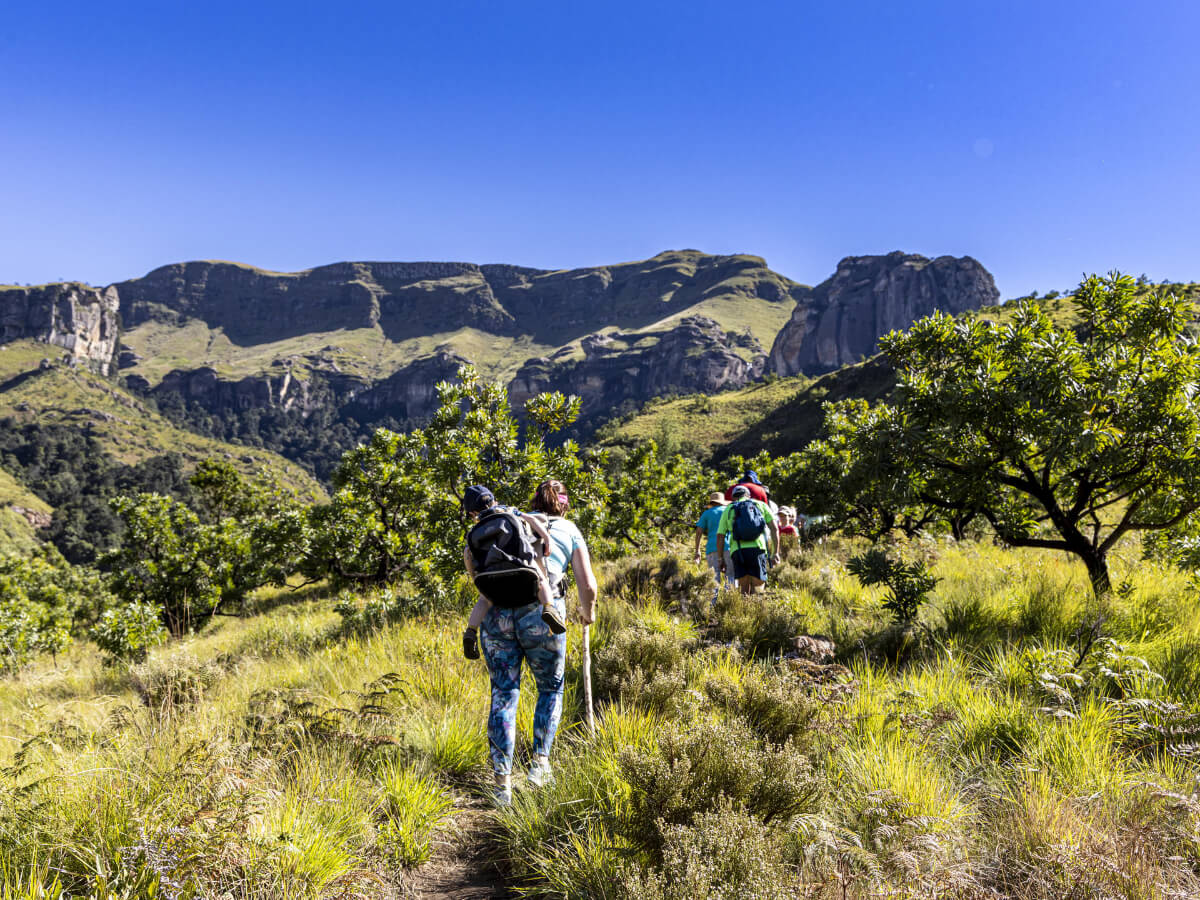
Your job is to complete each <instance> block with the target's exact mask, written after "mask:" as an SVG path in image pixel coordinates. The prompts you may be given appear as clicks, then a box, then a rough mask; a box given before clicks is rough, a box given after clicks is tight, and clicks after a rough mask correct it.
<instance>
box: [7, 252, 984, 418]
mask: <svg viewBox="0 0 1200 900" xmlns="http://www.w3.org/2000/svg"><path fill="white" fill-rule="evenodd" d="M998 298H999V292H998V291H997V290H996V287H995V284H994V282H993V280H992V277H991V275H990V274H989V273H988V272H987V270H986V269H985V268H984V267H983V266H982V265H980V264H979V263H978V262H976V261H975V260H974V259H971V258H970V257H962V258H953V257H948V256H944V257H939V258H937V259H932V260H931V259H928V258H926V257H922V256H917V255H912V254H903V253H891V254H888V255H886V256H865V257H848V258H846V259H843V260H842V261H841V262H839V263H838V265H837V269H836V271H835V273H834V274H833V275H832V276H831V277H830V278H829V279H827V280H826V281H825V282H823V283H822V284H820V285H818V286H817V287H815V288H810V287H808V286H806V285H802V284H798V283H796V282H794V281H791V280H790V279H788V278H785V277H784V276H782V275H780V274H778V273H776V272H774V271H772V270H771V269H770V268H768V267H767V265H766V263H765V261H764V260H762V259H761V258H760V257H756V256H743V255H738V256H712V255H707V254H703V253H700V252H698V251H695V250H682V251H670V252H666V253H661V254H659V255H658V256H655V257H653V258H651V259H648V260H644V261H641V262H635V263H623V264H619V265H613V266H599V267H594V268H586V269H571V270H563V271H545V270H539V269H530V268H523V267H519V266H510V265H474V264H470V263H429V262H426V263H392V262H351V263H337V264H334V265H329V266H321V267H318V268H314V269H309V270H305V271H303V272H293V273H282V272H268V271H264V270H261V269H256V268H252V267H250V266H246V265H241V264H236V263H223V262H189V263H178V264H173V265H168V266H163V267H161V268H158V269H155V270H154V271H152V272H150V273H149V274H147V275H145V276H143V277H141V278H135V279H130V280H128V281H123V282H119V283H117V284H114V285H110V286H108V287H106V288H103V289H100V288H92V287H88V286H85V285H79V284H52V285H45V286H41V287H37V288H19V287H10V288H6V289H3V290H0V329H2V334H3V337H2V339H3V340H4V341H13V340H18V339H21V338H32V339H35V340H41V341H45V342H47V343H51V344H57V345H59V346H62V347H63V348H64V349H65V350H67V351H68V354H69V356H70V358H71V359H72V360H74V361H76V362H78V363H86V364H88V365H91V366H93V367H94V368H96V369H97V370H98V371H100V372H101V373H104V374H108V373H110V372H112V371H119V372H120V375H121V377H122V378H123V379H124V381H125V383H126V384H127V385H128V386H129V387H130V388H131V389H132V390H133V391H134V392H136V393H139V394H142V395H145V396H149V397H152V398H156V399H159V400H162V399H166V398H168V396H169V395H170V396H171V399H170V400H169V401H168V402H169V403H177V404H182V405H183V406H184V407H185V408H186V409H187V410H189V412H190V414H191V415H192V417H193V418H195V417H197V416H199V415H201V414H208V415H210V416H212V415H216V416H224V415H228V414H231V413H232V414H234V416H235V417H236V416H238V415H242V414H244V413H246V412H248V411H250V410H259V411H282V412H287V413H290V412H296V413H298V414H300V415H301V416H302V417H306V416H309V415H311V414H312V413H314V412H315V411H317V410H318V409H322V408H324V409H328V408H330V407H332V408H333V409H334V410H335V411H336V412H337V414H338V416H341V415H345V416H349V417H352V418H353V419H355V420H356V421H362V422H370V421H374V420H380V419H383V418H391V419H393V420H395V421H397V422H401V423H403V422H408V421H413V420H417V419H420V418H421V417H422V416H424V415H427V414H428V413H429V412H430V410H431V407H432V404H433V403H434V402H435V397H434V392H433V387H434V385H435V384H436V383H437V382H438V381H440V380H443V379H445V378H449V377H452V376H453V375H454V372H455V371H456V369H457V367H458V366H459V365H460V364H461V363H462V362H464V361H471V362H473V363H475V364H476V365H477V366H479V368H480V369H481V370H482V371H483V372H484V373H485V374H487V375H489V376H491V377H493V378H498V379H502V380H504V381H505V382H506V383H507V384H508V387H509V392H510V396H511V398H512V399H513V401H514V402H515V403H516V404H518V405H519V404H520V403H521V402H522V401H523V400H524V399H526V398H527V397H528V396H530V395H532V394H534V393H537V392H539V391H543V390H563V391H567V392H571V393H575V394H579V395H580V396H581V397H582V398H583V400H584V405H583V418H584V421H585V423H598V422H600V421H602V420H603V419H605V418H609V417H611V416H612V415H613V414H614V413H618V412H628V411H630V410H631V409H634V408H636V407H637V406H639V405H641V404H642V403H645V402H646V401H647V400H649V399H651V398H654V397H659V396H664V395H670V394H682V393H695V392H703V393H712V392H716V391H720V390H723V389H726V388H730V387H740V386H742V385H745V384H748V383H750V382H753V381H756V380H759V379H761V378H762V377H763V376H764V375H765V374H767V373H775V374H779V375H792V374H797V373H800V374H807V375H814V374H820V373H822V372H827V371H832V370H834V369H836V368H839V367H840V366H843V365H846V364H850V363H854V362H858V361H859V360H860V359H862V358H864V357H865V356H868V355H870V354H871V353H872V352H873V351H874V348H875V345H876V343H877V341H878V338H879V336H880V335H882V334H884V333H886V332H888V331H890V330H892V329H894V328H904V327H906V326H907V325H908V324H909V323H911V322H912V321H913V320H915V319H916V318H919V317H920V316H923V315H928V314H929V313H931V312H932V311H933V310H935V309H942V310H945V311H947V312H951V313H959V312H963V311H965V310H969V309H975V308H978V307H981V306H988V305H992V304H994V303H996V302H997V300H998Z"/></svg>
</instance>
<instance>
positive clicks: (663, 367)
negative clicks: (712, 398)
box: [508, 316, 766, 420]
mask: <svg viewBox="0 0 1200 900" xmlns="http://www.w3.org/2000/svg"><path fill="white" fill-rule="evenodd" d="M743 340H744V339H740V338H739V339H736V341H737V342H738V343H740V342H742V341H743ZM734 346H735V338H734V337H732V336H731V335H729V334H727V333H726V332H724V331H722V330H721V327H720V326H719V325H718V324H717V323H716V322H714V321H713V320H712V319H709V318H705V317H703V316H690V317H688V318H686V319H683V320H682V321H681V322H680V323H679V324H678V325H676V326H675V327H673V328H670V329H668V330H666V331H662V332H658V333H655V334H646V333H638V334H636V335H625V334H622V333H621V332H617V333H615V334H593V335H589V336H588V337H585V338H584V339H583V340H582V341H581V342H580V343H579V346H578V347H564V348H563V350H561V351H559V354H558V355H557V356H556V357H549V358H538V359H532V360H530V361H529V362H527V363H525V365H523V366H522V367H521V368H520V370H518V372H517V374H516V377H515V378H513V380H512V382H511V383H510V384H509V386H508V396H509V400H510V402H511V403H512V405H513V407H514V409H517V410H520V409H523V407H524V404H525V401H526V400H528V399H529V398H530V397H532V396H533V395H535V394H538V393H540V392H543V391H562V392H564V393H568V394H578V395H579V396H580V397H581V398H582V400H583V409H582V413H581V418H582V419H584V420H587V419H590V418H592V417H595V416H597V415H599V414H603V413H605V412H607V411H610V410H613V409H615V408H617V407H619V406H621V405H622V404H623V403H625V402H627V401H634V402H642V401H644V400H646V399H649V398H651V397H660V396H662V395H664V394H671V393H696V392H705V393H712V392H715V391H719V390H722V389H724V388H727V387H740V386H741V385H743V384H746V383H747V382H749V381H752V380H754V379H756V378H759V377H761V376H762V374H763V370H764V367H765V366H766V355H765V354H763V353H761V348H759V351H760V352H759V353H758V354H756V355H755V356H754V358H753V359H752V360H750V361H747V360H745V359H743V358H742V356H739V355H738V354H737V353H735V352H734V350H733V347H734ZM579 353H582V359H579V358H577V356H578V354H579Z"/></svg>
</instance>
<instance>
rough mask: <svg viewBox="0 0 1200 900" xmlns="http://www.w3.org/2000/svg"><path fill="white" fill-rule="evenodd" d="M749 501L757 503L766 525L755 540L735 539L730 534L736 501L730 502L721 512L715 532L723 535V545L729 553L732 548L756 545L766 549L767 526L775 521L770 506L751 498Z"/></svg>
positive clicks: (768, 529)
mask: <svg viewBox="0 0 1200 900" xmlns="http://www.w3.org/2000/svg"><path fill="white" fill-rule="evenodd" d="M750 502H751V503H754V504H757V505H758V508H759V510H760V511H761V512H762V517H763V521H764V522H766V523H767V526H768V527H767V528H764V529H763V533H762V534H760V535H759V536H758V540H756V541H745V542H742V541H739V540H736V539H735V538H734V536H733V534H732V531H733V512H734V507H736V506H737V502H736V501H735V502H733V503H730V504H729V505H728V506H727V507H725V509H724V510H723V511H722V512H721V522H720V524H718V525H717V534H723V535H725V546H726V547H728V548H729V552H730V553H732V552H733V551H734V550H745V549H746V548H747V547H758V548H759V549H760V550H763V551H764V552H765V551H766V549H767V537H768V536H769V535H770V533H771V529H770V527H769V526H770V524H771V523H772V522H774V521H775V516H774V515H773V514H772V512H771V507H769V506H767V504H765V503H763V502H762V501H761V500H751V501H750Z"/></svg>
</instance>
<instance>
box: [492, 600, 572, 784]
mask: <svg viewBox="0 0 1200 900" xmlns="http://www.w3.org/2000/svg"><path fill="white" fill-rule="evenodd" d="M554 602H555V605H556V606H557V607H558V611H559V612H560V613H562V614H563V615H564V616H565V615H566V609H565V605H564V603H563V600H562V598H561V597H556V598H555V601H554ZM480 637H481V643H482V644H483V658H484V661H485V662H486V663H487V667H488V674H490V675H491V678H492V709H491V712H490V713H489V714H488V744H489V746H490V748H491V749H490V753H491V757H492V770H493V771H494V772H495V773H496V774H497V775H508V774H510V773H511V772H512V758H513V748H514V746H515V745H516V740H517V702H518V701H519V700H520V697H521V660H522V659H524V660H525V662H527V663H528V664H529V668H530V671H532V672H533V678H534V681H535V682H536V683H537V690H538V698H537V706H536V707H535V708H534V712H533V752H534V754H535V755H539V754H540V755H549V753H550V747H551V746H552V745H553V744H554V735H555V732H557V731H558V723H559V720H560V719H561V718H562V695H563V670H564V668H565V666H566V658H567V636H566V635H565V634H552V633H551V631H550V627H549V626H548V625H547V624H546V623H545V622H543V621H542V608H541V606H539V605H538V604H537V603H531V604H529V605H528V606H522V607H519V608H518V609H500V608H499V607H496V606H493V607H492V608H491V610H489V611H488V614H487V617H486V618H485V619H484V620H483V627H482V628H481V629H480Z"/></svg>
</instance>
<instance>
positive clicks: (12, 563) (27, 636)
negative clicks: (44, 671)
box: [0, 546, 114, 670]
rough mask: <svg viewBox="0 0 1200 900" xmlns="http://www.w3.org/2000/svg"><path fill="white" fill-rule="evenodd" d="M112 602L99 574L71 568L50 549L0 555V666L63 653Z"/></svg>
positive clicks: (80, 568) (48, 547) (20, 663)
mask: <svg viewBox="0 0 1200 900" xmlns="http://www.w3.org/2000/svg"><path fill="white" fill-rule="evenodd" d="M113 602H114V598H113V597H112V595H111V594H109V592H108V591H107V590H106V589H105V586H104V581H103V579H102V577H101V576H100V574H99V573H98V572H96V571H95V570H93V569H90V568H87V567H84V566H72V565H70V564H69V563H68V562H67V561H66V560H65V559H63V558H62V556H61V555H60V554H59V553H58V552H57V551H56V550H55V549H54V548H53V547H51V546H45V547H42V548H39V549H38V550H37V551H35V552H34V553H32V554H29V555H23V556H16V555H12V556H0V666H2V667H3V668H5V669H8V670H12V669H16V668H18V667H20V666H22V665H24V664H25V663H26V662H28V661H29V660H30V659H31V658H32V657H33V656H34V655H36V654H39V653H51V654H57V653H59V652H60V651H62V650H63V649H65V648H66V647H67V646H69V645H70V643H71V641H72V638H73V636H74V635H75V634H78V633H79V632H80V631H81V630H82V629H83V628H84V627H85V626H87V625H88V624H90V623H91V622H94V621H95V620H96V618H97V617H98V616H99V615H100V614H101V613H102V611H103V610H104V609H106V608H108V607H109V606H111V605H112V604H113Z"/></svg>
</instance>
